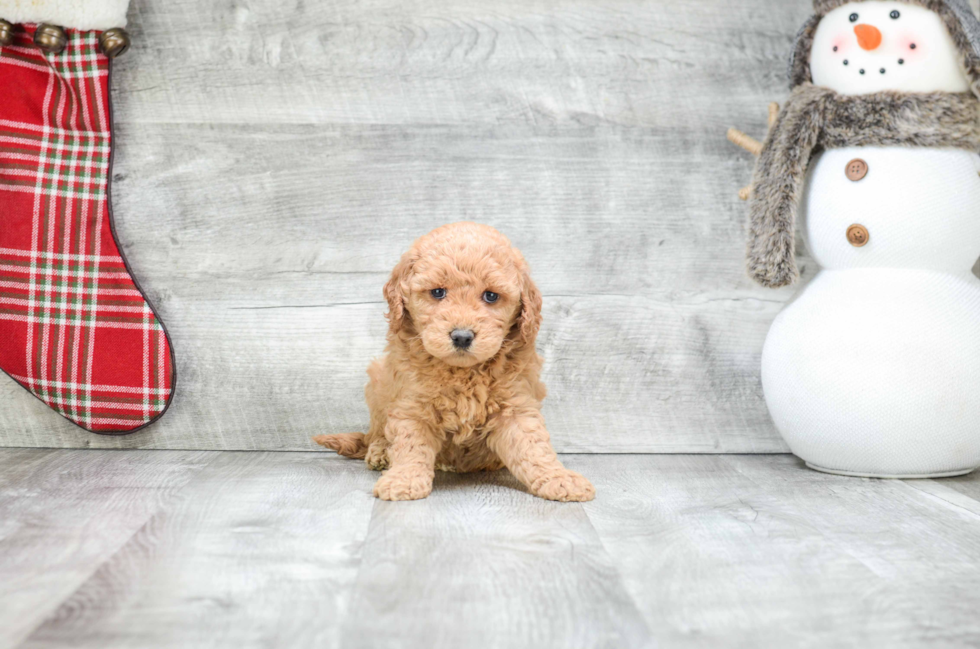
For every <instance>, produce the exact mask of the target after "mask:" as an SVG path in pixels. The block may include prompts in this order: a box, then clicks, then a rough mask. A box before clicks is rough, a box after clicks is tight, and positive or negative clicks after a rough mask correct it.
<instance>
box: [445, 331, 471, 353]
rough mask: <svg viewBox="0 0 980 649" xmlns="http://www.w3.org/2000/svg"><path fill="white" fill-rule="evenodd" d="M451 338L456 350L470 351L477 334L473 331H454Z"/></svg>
mask: <svg viewBox="0 0 980 649" xmlns="http://www.w3.org/2000/svg"><path fill="white" fill-rule="evenodd" d="M449 337H450V338H452V339H453V347H455V348H456V349H469V347H470V345H471V344H473V339H474V338H476V334H475V333H473V331H472V330H471V329H453V332H452V333H451V334H449Z"/></svg>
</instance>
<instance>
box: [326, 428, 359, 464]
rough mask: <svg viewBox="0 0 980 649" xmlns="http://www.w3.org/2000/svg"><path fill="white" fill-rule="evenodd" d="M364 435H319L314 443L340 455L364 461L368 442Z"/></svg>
mask: <svg viewBox="0 0 980 649" xmlns="http://www.w3.org/2000/svg"><path fill="white" fill-rule="evenodd" d="M364 440H365V436H364V433H343V434H340V435H317V436H316V437H314V438H313V441H314V442H316V443H317V444H319V445H320V446H326V447H327V448H329V449H331V450H334V451H337V454H338V455H343V456H344V457H352V458H354V459H355V460H363V459H364V456H366V455H367V448H368V447H367V442H365V441H364Z"/></svg>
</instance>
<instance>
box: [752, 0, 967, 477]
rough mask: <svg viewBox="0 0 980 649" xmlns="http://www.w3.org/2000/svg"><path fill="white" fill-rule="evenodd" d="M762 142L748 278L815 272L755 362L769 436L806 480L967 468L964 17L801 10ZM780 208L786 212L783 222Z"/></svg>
mask: <svg viewBox="0 0 980 649" xmlns="http://www.w3.org/2000/svg"><path fill="white" fill-rule="evenodd" d="M814 4H815V8H816V15H815V16H814V17H813V18H812V19H811V20H810V21H809V22H808V23H807V24H806V25H805V26H804V28H803V29H802V30H801V32H800V34H799V36H798V40H797V44H796V47H795V51H794V55H793V58H792V62H791V66H790V74H791V82H792V83H791V85H792V87H793V94H792V96H791V98H790V100H789V101H788V103H787V104H786V105H785V106H784V107H783V109H782V110H781V111H780V112H779V115H778V117H777V118H776V120H775V123H774V124H773V126H772V128H771V130H770V133H769V135H768V137H767V138H766V141H765V144H764V146H763V148H762V151H761V155H760V157H759V162H758V164H757V167H756V171H755V176H754V179H753V186H752V190H751V198H750V201H751V202H750V212H751V222H750V244H749V251H748V254H749V272H750V274H751V275H752V276H753V278H754V279H756V280H757V281H758V282H759V283H761V284H763V285H765V286H771V287H776V286H783V285H787V284H791V283H793V282H794V281H796V279H797V276H798V274H797V269H796V264H795V260H794V240H795V236H794V233H795V230H796V229H797V228H799V229H800V230H801V231H802V234H803V239H804V241H805V242H806V245H807V248H808V249H809V251H810V253H811V255H812V257H813V258H814V259H815V260H816V262H817V263H818V264H819V266H820V270H819V272H818V273H817V274H816V276H815V277H814V278H813V279H812V280H811V281H810V282H809V283H808V284H807V285H806V286H805V287H804V288H803V289H802V290H801V292H800V293H799V294H798V295H797V296H796V297H795V299H794V300H793V301H792V302H791V304H790V305H789V306H787V308H786V309H785V310H784V311H783V312H782V313H781V314H780V315H779V316H778V317H777V319H776V320H775V322H774V323H773V325H772V328H771V330H770V332H769V335H768V338H767V339H766V343H765V348H764V350H763V356H762V383H763V388H764V391H765V397H766V402H767V404H768V406H769V410H770V413H771V414H772V418H773V421H774V422H775V425H776V428H777V429H778V430H779V431H780V433H781V434H782V435H783V437H784V438H785V439H786V441H787V443H788V444H789V446H790V448H791V449H792V451H793V452H794V453H795V454H796V455H798V456H799V457H801V458H802V459H803V460H804V461H806V463H807V464H808V465H809V466H810V467H812V468H814V469H818V470H821V471H827V472H832V473H841V474H850V475H860V476H872V477H936V476H950V475H960V474H964V473H969V472H970V471H972V470H973V469H975V468H977V467H978V466H980V262H978V259H980V155H978V152H980V101H978V95H980V23H978V21H977V18H976V17H975V16H974V14H973V12H972V10H971V9H970V7H969V5H968V4H967V1H966V0H907V1H905V2H895V1H887V0H865V1H863V2H841V1H835V0H816V1H815V3H814ZM797 215H798V216H799V218H797Z"/></svg>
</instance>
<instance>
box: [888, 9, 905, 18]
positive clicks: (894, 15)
mask: <svg viewBox="0 0 980 649" xmlns="http://www.w3.org/2000/svg"><path fill="white" fill-rule="evenodd" d="M888 15H889V16H891V17H892V20H898V17H899V16H901V15H902V14H900V13H899V12H898V10H895V11H893V12H891V13H890V14H888Z"/></svg>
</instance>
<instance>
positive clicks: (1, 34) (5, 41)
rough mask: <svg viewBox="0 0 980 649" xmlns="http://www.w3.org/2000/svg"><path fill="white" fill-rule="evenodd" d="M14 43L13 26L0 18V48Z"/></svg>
mask: <svg viewBox="0 0 980 649" xmlns="http://www.w3.org/2000/svg"><path fill="white" fill-rule="evenodd" d="M13 42H14V26H13V25H12V24H10V23H9V22H7V21H6V20H4V19H3V18H0V47H3V46H4V45H10V44H11V43H13Z"/></svg>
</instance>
